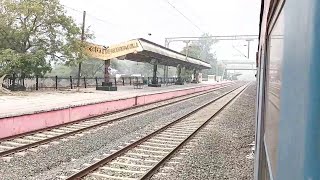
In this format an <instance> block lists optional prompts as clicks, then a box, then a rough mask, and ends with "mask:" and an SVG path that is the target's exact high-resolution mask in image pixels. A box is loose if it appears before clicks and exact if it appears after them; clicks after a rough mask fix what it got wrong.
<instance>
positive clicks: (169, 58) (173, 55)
mask: <svg viewBox="0 0 320 180" xmlns="http://www.w3.org/2000/svg"><path fill="white" fill-rule="evenodd" d="M86 52H87V54H88V55H90V56H92V57H94V58H98V59H102V60H109V59H112V58H118V59H127V60H131V61H137V62H148V63H151V64H154V63H157V64H161V65H167V66H175V67H176V66H178V65H179V64H180V65H182V66H184V67H188V68H198V69H210V68H211V66H210V64H209V63H207V62H204V61H202V60H200V59H196V58H192V57H186V55H184V54H181V53H179V52H177V51H174V50H172V49H169V48H166V47H164V46H161V45H159V44H156V43H153V42H151V41H148V40H146V39H142V38H140V39H134V40H130V41H127V42H123V43H120V44H116V45H112V46H109V47H105V46H100V45H95V44H89V45H88V46H87V47H86Z"/></svg>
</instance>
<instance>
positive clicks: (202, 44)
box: [181, 33, 217, 76]
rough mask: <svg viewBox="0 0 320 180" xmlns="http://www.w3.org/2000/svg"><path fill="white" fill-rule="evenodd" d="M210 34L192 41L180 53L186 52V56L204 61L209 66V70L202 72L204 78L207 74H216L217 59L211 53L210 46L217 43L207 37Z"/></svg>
mask: <svg viewBox="0 0 320 180" xmlns="http://www.w3.org/2000/svg"><path fill="white" fill-rule="evenodd" d="M209 36H210V34H208V33H205V34H203V35H202V37H201V38H199V39H198V40H197V41H192V42H191V44H190V45H189V47H184V48H183V50H182V52H181V53H183V54H186V53H187V51H188V56H189V57H193V58H197V59H201V60H204V61H206V62H208V63H209V64H210V65H211V67H212V68H211V69H208V70H203V71H202V73H203V75H204V76H206V75H208V74H216V66H217V58H216V54H215V53H212V45H213V44H215V43H216V42H217V41H216V40H214V39H212V38H210V37H209Z"/></svg>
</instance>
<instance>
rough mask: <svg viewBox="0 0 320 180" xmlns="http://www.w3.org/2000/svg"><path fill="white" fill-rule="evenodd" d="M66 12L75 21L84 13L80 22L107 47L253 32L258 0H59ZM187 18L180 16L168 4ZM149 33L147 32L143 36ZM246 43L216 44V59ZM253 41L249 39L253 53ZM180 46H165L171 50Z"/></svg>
mask: <svg viewBox="0 0 320 180" xmlns="http://www.w3.org/2000/svg"><path fill="white" fill-rule="evenodd" d="M60 1H61V3H62V4H63V5H65V6H66V9H67V11H68V13H69V15H71V16H73V17H74V18H75V19H76V20H77V22H78V23H79V24H80V23H81V21H82V11H83V10H86V11H87V18H86V26H90V29H91V30H92V31H93V32H94V34H95V36H96V38H95V39H94V42H95V43H98V44H102V45H110V44H114V43H118V42H122V41H127V40H130V39H134V38H139V37H142V38H146V39H148V40H151V41H154V42H156V43H159V44H161V45H164V39H165V38H166V37H175V36H200V35H201V34H202V33H203V32H208V33H210V34H211V35H239V34H246V35H247V34H253V35H257V34H258V25H259V13H260V0H90V1H88V0H60ZM167 1H169V2H170V3H171V4H173V5H174V6H175V7H176V8H177V9H178V10H180V11H181V12H182V13H183V14H184V15H185V16H187V17H188V18H189V19H190V20H191V21H192V22H193V23H194V24H196V25H197V26H198V27H199V28H200V30H199V29H198V28H196V27H195V26H194V25H192V23H190V22H189V21H188V20H186V19H185V18H184V17H183V16H182V15H180V14H179V13H178V12H177V11H176V10H175V9H174V8H173V7H171V6H170V5H169V4H168V2H167ZM148 33H151V34H152V35H151V36H148ZM244 44H246V42H237V41H235V42H219V43H218V44H216V45H215V47H214V51H215V52H216V53H217V57H218V59H239V58H244V57H243V56H242V55H241V53H239V52H238V51H236V50H235V49H234V48H233V47H236V48H237V49H238V50H239V51H240V52H243V54H246V52H247V47H245V46H243V45H244ZM256 44H257V43H256V42H253V43H252V46H251V49H250V50H251V56H252V57H254V53H255V51H256ZM182 46H183V44H181V43H180V44H179V43H177V44H174V43H172V44H170V48H173V49H175V50H177V51H179V50H180V49H181V47H182Z"/></svg>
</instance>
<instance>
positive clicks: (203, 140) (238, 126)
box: [151, 85, 256, 180]
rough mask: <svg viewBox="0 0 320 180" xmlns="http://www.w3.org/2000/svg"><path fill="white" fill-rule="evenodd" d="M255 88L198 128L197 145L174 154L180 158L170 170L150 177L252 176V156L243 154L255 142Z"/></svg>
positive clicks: (241, 178) (245, 179)
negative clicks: (205, 124)
mask: <svg viewBox="0 0 320 180" xmlns="http://www.w3.org/2000/svg"><path fill="white" fill-rule="evenodd" d="M255 88H256V86H255V85H251V86H249V88H248V89H247V90H246V91H244V93H243V94H242V95H241V96H240V97H239V98H238V99H237V100H236V101H234V102H233V104H231V105H230V106H228V107H227V108H226V109H225V110H224V111H222V112H221V114H219V115H218V116H217V117H216V118H215V119H214V120H213V121H211V122H210V123H209V124H208V126H207V128H205V129H203V130H201V131H200V133H199V134H198V135H196V136H195V138H196V139H197V140H195V141H196V142H197V143H196V144H197V145H195V147H194V148H192V150H191V151H189V152H188V153H187V155H181V154H179V153H178V154H176V155H175V156H174V157H178V156H179V157H181V156H182V157H183V158H182V159H181V160H180V161H179V164H176V165H173V167H174V168H173V170H171V171H169V172H168V171H166V170H164V169H160V172H166V173H167V174H166V175H163V174H156V175H154V176H153V177H152V178H151V179H152V180H168V179H174V180H180V179H181V180H182V179H183V180H186V179H190V180H197V179H199V180H207V179H208V180H209V179H210V180H211V179H217V180H221V179H234V180H236V179H237V180H251V179H253V159H248V158H247V157H246V156H247V155H248V154H250V152H251V147H252V146H249V144H251V143H252V142H253V141H254V125H255V124H254V119H255ZM187 146H188V145H187ZM182 151H183V149H182ZM166 165H168V164H166ZM166 165H165V166H166ZM170 166H171V167H172V165H170Z"/></svg>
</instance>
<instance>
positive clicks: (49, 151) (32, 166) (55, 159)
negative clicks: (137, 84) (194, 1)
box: [0, 87, 234, 180]
mask: <svg viewBox="0 0 320 180" xmlns="http://www.w3.org/2000/svg"><path fill="white" fill-rule="evenodd" d="M233 88H234V87H227V88H225V89H222V90H217V91H214V92H213V93H210V94H208V95H206V96H202V97H199V98H195V99H192V100H188V101H185V102H183V103H179V104H175V105H174V106H168V107H164V108H161V109H159V110H154V111H152V112H149V113H145V114H142V115H139V116H134V117H130V118H127V119H126V120H125V121H121V122H116V123H114V124H113V125H112V126H108V127H105V128H100V129H98V130H96V131H92V133H87V134H84V135H83V136H74V138H69V140H68V141H61V140H60V141H58V142H59V144H51V145H50V146H49V147H48V148H38V151H37V152H28V153H27V154H26V155H24V156H18V155H15V156H14V157H13V158H12V159H11V160H10V162H6V161H0V179H15V180H18V179H56V178H57V177H58V176H64V175H66V173H67V172H71V173H72V170H73V169H80V168H83V166H82V165H83V164H84V163H88V162H92V161H93V160H94V158H96V157H99V156H101V155H102V154H104V153H110V150H113V149H119V147H118V146H119V145H123V143H125V142H129V141H130V140H133V139H135V138H136V137H137V134H140V135H141V134H145V133H146V132H150V131H152V130H153V129H155V128H159V127H160V126H163V125H165V124H167V123H169V122H171V121H173V120H174V119H176V118H178V117H181V116H182V115H184V114H187V113H188V112H189V111H191V110H193V109H195V108H196V107H198V106H199V105H201V104H204V103H206V102H208V101H209V100H210V99H212V98H214V97H217V96H218V95H220V94H222V93H223V92H226V91H229V90H231V89H233ZM69 174H70V173H69Z"/></svg>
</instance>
